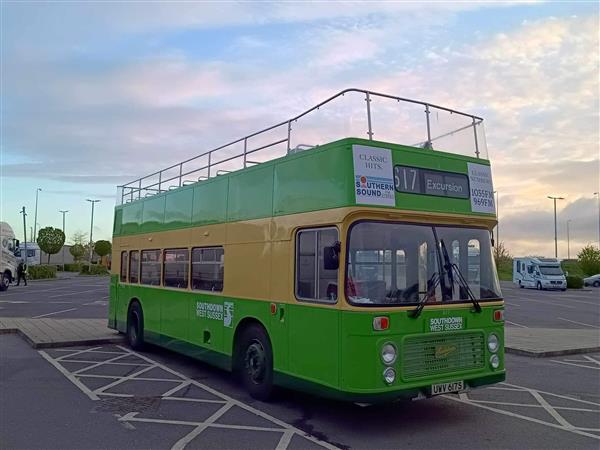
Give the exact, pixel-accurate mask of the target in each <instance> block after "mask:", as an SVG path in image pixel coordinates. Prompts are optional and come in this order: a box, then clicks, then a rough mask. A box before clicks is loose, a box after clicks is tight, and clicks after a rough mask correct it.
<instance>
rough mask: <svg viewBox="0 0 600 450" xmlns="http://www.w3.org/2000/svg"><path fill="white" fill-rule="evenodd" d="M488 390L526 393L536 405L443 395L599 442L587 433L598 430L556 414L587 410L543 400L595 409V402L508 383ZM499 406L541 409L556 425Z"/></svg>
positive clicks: (594, 435) (598, 437) (597, 404)
mask: <svg viewBox="0 0 600 450" xmlns="http://www.w3.org/2000/svg"><path fill="white" fill-rule="evenodd" d="M489 389H499V390H513V391H520V392H527V393H528V394H529V395H531V396H532V397H533V398H534V399H535V400H536V402H537V405H535V404H530V403H526V404H519V403H515V404H509V403H506V402H494V401H490V400H486V401H484V400H476V399H470V398H468V396H467V397H466V398H465V397H461V396H455V395H444V398H446V399H448V400H452V401H455V402H460V403H464V404H468V405H472V406H475V407H477V408H482V409H486V410H488V411H493V412H496V413H498V414H503V415H505V416H510V417H515V418H518V419H522V420H525V421H529V422H534V423H537V424H540V425H545V426H547V427H551V428H556V429H560V430H563V431H567V432H570V433H574V434H579V435H582V436H586V437H590V438H593V439H598V440H600V436H599V435H597V434H593V433H588V431H593V432H600V428H588V427H576V426H574V425H572V424H571V423H570V422H569V421H568V420H567V419H565V418H564V417H562V416H561V415H560V413H559V412H558V410H563V409H565V410H567V409H568V410H571V409H574V410H581V412H590V411H586V409H587V408H566V407H555V406H552V405H551V404H550V403H549V401H548V400H547V399H546V398H544V396H547V397H557V398H562V399H567V400H570V401H571V402H574V403H580V404H585V405H594V406H595V407H598V406H600V403H595V402H591V401H587V400H579V399H574V398H571V397H567V396H565V395H560V394H554V393H551V392H545V391H539V390H537V389H532V388H528V387H524V386H517V385H514V384H510V383H501V386H495V387H491V388H489ZM494 404H496V405H499V406H507V405H511V406H512V405H514V406H528V407H534V408H543V409H545V410H546V411H547V412H548V414H550V415H551V416H552V417H553V418H554V419H555V420H556V421H557V422H558V423H554V422H548V421H544V420H541V419H537V418H535V417H529V416H526V415H524V414H518V413H515V412H512V411H507V410H506V409H501V408H495V407H494V406H493V405H494ZM591 412H592V413H596V412H598V411H597V410H591Z"/></svg>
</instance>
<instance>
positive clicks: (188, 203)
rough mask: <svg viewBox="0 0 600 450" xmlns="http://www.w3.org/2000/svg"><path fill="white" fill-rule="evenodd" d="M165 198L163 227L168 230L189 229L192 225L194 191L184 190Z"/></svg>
mask: <svg viewBox="0 0 600 450" xmlns="http://www.w3.org/2000/svg"><path fill="white" fill-rule="evenodd" d="M166 197H167V203H166V206H165V226H166V227H168V228H182V227H189V226H190V225H191V223H192V205H193V202H194V189H193V188H191V187H190V188H184V189H182V190H177V191H175V192H173V193H171V195H167V196H166Z"/></svg>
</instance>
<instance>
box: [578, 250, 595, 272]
mask: <svg viewBox="0 0 600 450" xmlns="http://www.w3.org/2000/svg"><path fill="white" fill-rule="evenodd" d="M577 258H578V259H579V265H580V266H581V270H583V273H585V274H586V275H588V276H592V275H596V274H597V273H600V249H599V248H596V247H594V246H593V245H586V246H585V247H583V248H582V249H581V251H580V252H579V253H578V254H577Z"/></svg>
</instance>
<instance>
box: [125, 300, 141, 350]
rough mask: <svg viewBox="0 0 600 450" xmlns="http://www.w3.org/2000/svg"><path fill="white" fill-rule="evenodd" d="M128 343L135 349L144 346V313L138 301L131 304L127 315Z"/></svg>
mask: <svg viewBox="0 0 600 450" xmlns="http://www.w3.org/2000/svg"><path fill="white" fill-rule="evenodd" d="M127 343H128V344H129V346H130V347H131V348H132V349H134V350H142V349H143V348H144V315H143V313H142V307H141V306H140V304H139V303H138V302H134V303H133V304H132V305H131V306H130V308H129V314H128V315H127Z"/></svg>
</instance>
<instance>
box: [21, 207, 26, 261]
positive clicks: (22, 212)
mask: <svg viewBox="0 0 600 450" xmlns="http://www.w3.org/2000/svg"><path fill="white" fill-rule="evenodd" d="M21 214H23V236H24V237H25V242H24V243H23V245H24V246H25V267H27V223H26V220H25V217H26V216H27V213H26V212H25V207H24V206H23V209H22V210H21ZM21 257H23V252H21Z"/></svg>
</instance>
